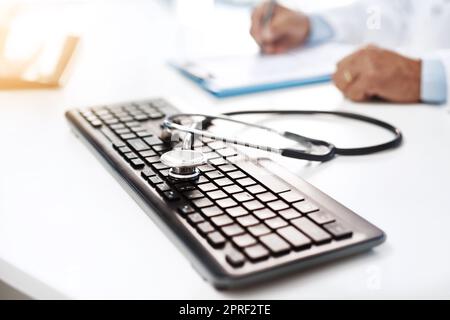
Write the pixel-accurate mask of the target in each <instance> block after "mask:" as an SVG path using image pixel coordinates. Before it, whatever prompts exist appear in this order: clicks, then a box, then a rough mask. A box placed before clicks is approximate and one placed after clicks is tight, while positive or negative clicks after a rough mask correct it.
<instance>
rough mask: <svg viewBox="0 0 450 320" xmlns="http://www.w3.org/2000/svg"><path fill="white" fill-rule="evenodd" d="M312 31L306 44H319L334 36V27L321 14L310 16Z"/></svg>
mask: <svg viewBox="0 0 450 320" xmlns="http://www.w3.org/2000/svg"><path fill="white" fill-rule="evenodd" d="M309 23H310V31H309V36H308V38H307V39H306V44H308V45H317V44H321V43H324V42H327V41H329V40H331V39H332V38H333V37H334V31H333V28H332V27H331V26H330V25H329V24H328V22H326V21H325V19H324V18H322V17H321V16H319V15H314V14H313V15H310V16H309Z"/></svg>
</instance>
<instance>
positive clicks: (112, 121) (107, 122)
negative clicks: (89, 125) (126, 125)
mask: <svg viewBox="0 0 450 320" xmlns="http://www.w3.org/2000/svg"><path fill="white" fill-rule="evenodd" d="M95 121H96V120H94V121H93V122H95ZM103 121H105V123H106V124H109V125H111V124H117V123H119V120H117V119H107V120H103Z"/></svg>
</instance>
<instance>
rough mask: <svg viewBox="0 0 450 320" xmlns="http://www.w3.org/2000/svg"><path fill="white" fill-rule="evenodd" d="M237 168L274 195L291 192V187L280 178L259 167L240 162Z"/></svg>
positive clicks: (250, 163)
mask: <svg viewBox="0 0 450 320" xmlns="http://www.w3.org/2000/svg"><path fill="white" fill-rule="evenodd" d="M236 166H238V167H240V168H241V169H242V170H244V171H245V172H247V174H249V175H251V176H252V177H254V178H255V179H256V180H258V181H259V182H261V183H262V184H263V185H265V186H266V187H268V188H270V191H272V192H274V193H281V192H285V191H289V190H291V188H290V186H289V185H288V184H287V183H286V182H284V181H283V180H281V179H280V178H278V177H276V176H274V175H272V174H269V173H268V172H267V171H266V170H264V169H262V168H260V167H258V166H257V165H255V164H254V163H252V162H250V161H240V162H239V163H236Z"/></svg>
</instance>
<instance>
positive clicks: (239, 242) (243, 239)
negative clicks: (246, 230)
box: [231, 234, 256, 248]
mask: <svg viewBox="0 0 450 320" xmlns="http://www.w3.org/2000/svg"><path fill="white" fill-rule="evenodd" d="M231 241H233V243H234V244H235V245H236V246H238V247H239V248H244V247H248V246H251V245H252V244H255V243H256V240H255V238H253V237H252V236H251V235H249V234H243V235H240V236H236V237H233V238H232V239H231Z"/></svg>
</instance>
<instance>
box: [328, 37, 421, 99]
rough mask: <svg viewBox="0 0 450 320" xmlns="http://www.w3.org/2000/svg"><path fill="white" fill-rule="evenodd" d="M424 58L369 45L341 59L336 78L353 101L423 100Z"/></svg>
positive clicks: (337, 84) (334, 78)
mask: <svg viewBox="0 0 450 320" xmlns="http://www.w3.org/2000/svg"><path fill="white" fill-rule="evenodd" d="M420 75H421V61H420V60H414V59H410V58H407V57H404V56H402V55H399V54H397V53H395V52H392V51H388V50H383V49H380V48H377V47H374V46H368V47H366V48H364V49H361V50H358V51H356V52H355V53H353V54H351V55H349V56H348V57H346V58H344V59H343V60H341V61H340V62H339V63H338V65H337V71H336V73H335V74H334V75H333V81H334V83H335V84H336V86H337V87H338V88H339V90H341V91H342V92H343V94H344V95H345V96H346V97H347V98H349V99H351V100H353V101H365V100H370V99H371V98H380V99H383V100H387V101H392V102H404V103H406V102H409V103H412V102H419V101H420Z"/></svg>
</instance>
